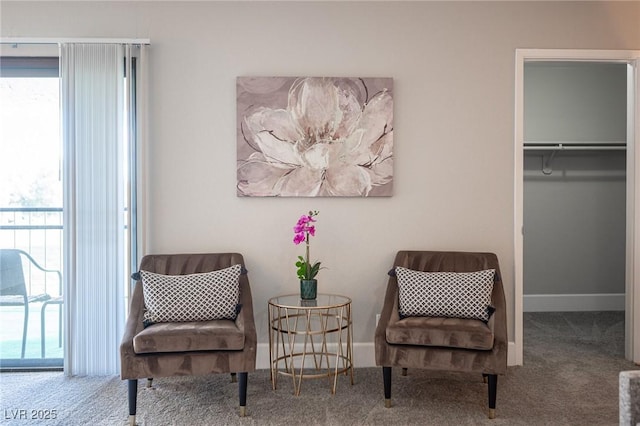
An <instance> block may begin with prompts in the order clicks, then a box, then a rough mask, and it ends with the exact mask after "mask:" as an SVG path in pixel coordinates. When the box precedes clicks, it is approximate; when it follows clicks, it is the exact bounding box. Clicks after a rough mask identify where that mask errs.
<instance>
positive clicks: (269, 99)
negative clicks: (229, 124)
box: [237, 77, 393, 197]
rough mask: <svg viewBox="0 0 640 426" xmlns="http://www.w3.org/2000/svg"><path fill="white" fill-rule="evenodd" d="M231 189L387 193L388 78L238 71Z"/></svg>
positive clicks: (273, 193)
mask: <svg viewBox="0 0 640 426" xmlns="http://www.w3.org/2000/svg"><path fill="white" fill-rule="evenodd" d="M237 114H238V116H237V117H238V121H237V194H238V196H241V197H372V196H391V195H392V188H393V79H391V78H329V77H238V79H237Z"/></svg>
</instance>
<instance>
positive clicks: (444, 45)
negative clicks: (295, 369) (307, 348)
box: [0, 0, 640, 366]
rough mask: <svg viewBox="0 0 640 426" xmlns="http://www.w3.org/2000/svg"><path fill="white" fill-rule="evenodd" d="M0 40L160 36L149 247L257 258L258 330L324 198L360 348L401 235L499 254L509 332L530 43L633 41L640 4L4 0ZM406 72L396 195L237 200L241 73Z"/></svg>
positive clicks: (399, 94) (154, 57)
mask: <svg viewBox="0 0 640 426" xmlns="http://www.w3.org/2000/svg"><path fill="white" fill-rule="evenodd" d="M1 6H2V13H1V14H0V35H2V36H3V37H140V38H147V37H148V38H150V39H151V44H152V45H151V56H150V59H151V82H150V87H149V89H150V92H151V105H150V111H149V124H150V136H151V137H150V142H149V147H148V152H147V159H148V169H147V176H148V184H147V187H146V189H145V194H146V196H147V200H148V202H147V205H146V206H145V207H146V209H147V213H148V220H147V222H146V226H147V230H148V235H147V249H148V251H149V252H154V253H160V252H197V251H232V250H237V251H240V252H242V253H243V254H244V255H245V260H246V262H247V267H248V269H249V271H250V278H251V284H252V290H253V298H254V306H255V311H256V318H257V319H258V321H259V324H258V336H259V339H260V342H261V343H263V344H265V345H266V344H267V342H268V333H267V332H268V329H267V326H266V324H265V321H264V320H265V319H266V317H267V300H268V299H269V298H270V297H272V296H274V295H277V294H282V293H293V292H295V291H296V286H297V285H298V284H297V280H296V277H295V267H294V265H293V262H294V261H295V259H296V256H297V255H299V254H301V250H300V247H298V246H294V245H293V243H292V242H291V238H292V232H291V227H292V226H293V224H294V223H295V221H296V220H297V218H298V217H299V216H300V214H302V213H304V212H305V211H308V210H309V209H318V210H320V217H319V222H318V233H317V236H316V237H315V239H314V241H313V256H316V257H317V258H318V259H319V260H322V262H323V265H326V266H327V268H328V269H325V270H323V271H322V272H321V273H320V274H319V275H318V278H319V280H320V283H319V285H320V289H321V291H323V292H337V293H344V294H346V295H348V296H351V297H352V298H353V312H354V341H355V343H356V344H355V351H356V352H358V351H361V352H362V353H364V354H366V355H367V356H368V357H369V358H367V359H364V360H362V361H358V363H357V365H359V366H365V365H366V364H367V363H373V333H374V327H375V315H376V314H377V313H379V312H380V309H381V306H382V300H383V297H384V291H385V288H386V284H387V278H388V276H387V274H386V273H387V271H388V269H389V268H390V267H391V264H392V262H393V258H394V256H395V253H396V252H397V251H398V250H402V249H432V250H481V251H492V252H495V253H497V255H498V257H499V259H500V266H501V269H502V274H503V277H504V283H505V291H506V297H507V304H508V307H509V312H508V318H509V320H508V327H509V333H510V336H511V337H510V340H513V336H514V324H515V319H514V306H515V303H514V262H515V261H514V249H513V241H514V234H513V229H514V212H513V211H514V198H513V194H514V158H515V155H514V151H513V150H514V96H515V95H514V87H515V72H514V68H515V66H514V64H515V52H516V49H517V48H558V49H638V48H640V26H639V25H638V22H639V20H638V18H639V17H640V3H639V2H610V1H602V2H600V1H593V2H591V1H589V2H575V1H567V2H563V1H553V2H539V1H531V2H527V1H522V2H483V1H467V2H455V1H453V2H451V1H446V2H445V1H442V2H439V1H425V2H397V1H388V2H385V1H381V2H337V1H326V2H306V1H299V2H293V1H292V2H287V1H285V2H268V1H264V2H263V1H255V2H252V1H237V2H235V1H234V2H231V1H228V2H221V1H220V2H219V1H194V2H191V1H110V2H100V1H79V2H73V1H59V2H58V1H42V2H38V1H6V0H2V4H1ZM306 75H315V76H355V77H360V76H365V77H378V76H379V77H393V79H394V126H395V130H394V135H395V137H394V149H395V151H394V160H395V170H394V194H393V196H392V197H389V198H376V199H359V198H353V199H344V198H340V199H338V198H322V199H305V198H289V199H284V198H283V199H264V198H238V197H236V190H235V184H236V173H235V167H236V114H235V113H236V108H235V105H236V93H235V82H236V77H237V76H306Z"/></svg>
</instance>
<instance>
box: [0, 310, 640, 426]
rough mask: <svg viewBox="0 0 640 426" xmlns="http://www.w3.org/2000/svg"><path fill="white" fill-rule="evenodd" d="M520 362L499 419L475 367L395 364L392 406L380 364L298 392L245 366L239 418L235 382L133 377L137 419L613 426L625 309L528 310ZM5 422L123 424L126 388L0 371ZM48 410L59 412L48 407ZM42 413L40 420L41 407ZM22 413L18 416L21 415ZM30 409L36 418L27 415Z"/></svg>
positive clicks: (627, 366)
mask: <svg viewBox="0 0 640 426" xmlns="http://www.w3.org/2000/svg"><path fill="white" fill-rule="evenodd" d="M524 330H525V339H524V342H525V347H524V365H523V366H517V367H509V369H508V372H507V374H506V375H505V376H501V377H500V378H499V379H498V399H497V409H496V414H497V418H496V419H494V420H489V419H488V418H487V402H486V401H487V389H486V385H485V384H484V383H483V382H482V378H481V377H480V376H479V375H475V374H461V373H440V372H428V371H423V370H409V374H408V376H406V377H403V376H401V371H400V369H394V371H393V387H392V399H393V407H392V408H390V409H386V408H384V403H383V393H382V371H381V369H380V368H356V370H355V384H354V385H353V386H351V385H350V384H349V380H348V378H347V377H343V376H341V377H339V379H338V387H337V391H336V394H335V395H331V394H330V392H329V383H328V382H327V381H326V380H308V381H305V382H304V383H303V387H302V392H301V395H300V396H297V397H296V396H294V395H293V394H292V392H293V388H292V384H291V382H290V381H288V380H284V379H280V380H279V382H278V389H277V390H276V391H274V390H272V388H271V382H270V379H269V372H268V371H267V370H258V371H256V372H255V373H251V374H249V386H248V396H247V417H244V418H240V417H238V407H237V404H238V398H237V384H235V383H230V380H229V376H228V375H214V376H206V377H183V378H171V379H157V380H154V386H153V388H151V389H146V388H144V381H141V385H140V390H139V392H138V416H137V421H138V424H139V425H145V426H157V425H202V426H207V425H285V424H286V425H296V424H306V425H381V426H382V425H417V424H420V425H483V424H486V425H617V424H618V419H619V414H618V404H619V402H618V375H619V372H620V371H625V370H636V369H638V366H636V365H634V364H633V363H631V362H629V361H626V360H625V359H624V313H623V312H571V313H525V326H524ZM0 410H2V411H0V416H2V417H0V423H1V424H3V425H36V424H42V425H61V426H76V425H109V426H110V425H126V424H127V386H126V382H125V381H122V380H120V379H119V378H118V377H71V378H68V377H64V375H63V374H62V373H59V372H46V373H44V372H43V373H2V374H0ZM54 410H55V418H51V417H53V415H52V414H53V413H54ZM47 414H48V415H49V418H39V417H46V415H47ZM24 417H26V418H24ZM33 417H35V418H33Z"/></svg>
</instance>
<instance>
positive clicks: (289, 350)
mask: <svg viewBox="0 0 640 426" xmlns="http://www.w3.org/2000/svg"><path fill="white" fill-rule="evenodd" d="M352 326H353V324H352V321H351V299H350V298H348V297H345V296H341V295H338V294H318V297H317V298H316V299H314V300H302V299H300V295H299V294H287V295H283V296H277V297H273V298H271V299H269V361H270V366H271V383H272V385H273V389H274V390H275V389H276V388H277V384H278V376H279V375H283V376H288V377H291V379H292V381H293V393H294V395H300V388H301V386H302V380H303V379H317V378H329V379H330V380H331V382H332V384H331V393H332V394H334V393H335V392H336V385H337V382H338V375H340V374H344V375H349V376H350V380H351V384H352V385H353V331H352Z"/></svg>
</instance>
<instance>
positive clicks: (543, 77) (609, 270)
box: [524, 62, 627, 311]
mask: <svg viewBox="0 0 640 426" xmlns="http://www.w3.org/2000/svg"><path fill="white" fill-rule="evenodd" d="M524 84H525V90H524V93H525V96H524V102H525V109H524V111H525V120H524V132H525V156H524V310H525V311H580V310H623V309H624V292H625V225H626V224H625V220H626V219H625V215H626V212H625V210H626V151H625V150H624V149H622V150H620V149H607V148H612V146H611V145H612V144H620V143H625V142H626V115H627V114H626V106H627V102H626V93H627V88H626V86H627V70H626V65H625V64H614V63H593V62H592V63H587V62H531V63H527V64H525V73H524ZM541 144H545V145H546V144H556V146H558V144H562V146H564V147H570V148H576V147H577V146H582V147H583V148H581V149H561V150H557V149H556V150H552V149H551V148H549V149H546V148H545V149H539V148H540V145H541ZM532 145H536V148H532ZM589 148H591V149H589Z"/></svg>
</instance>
